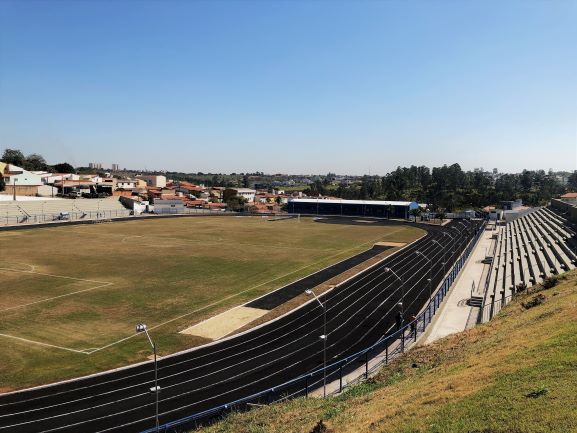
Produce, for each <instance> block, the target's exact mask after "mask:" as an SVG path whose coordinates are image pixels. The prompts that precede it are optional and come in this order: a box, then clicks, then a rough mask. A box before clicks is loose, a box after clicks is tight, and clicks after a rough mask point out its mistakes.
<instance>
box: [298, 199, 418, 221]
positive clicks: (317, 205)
mask: <svg viewBox="0 0 577 433" xmlns="http://www.w3.org/2000/svg"><path fill="white" fill-rule="evenodd" d="M418 207H419V204H418V203H417V202H414V201H388V200H335V199H322V198H319V199H316V198H295V199H292V200H289V202H288V209H287V210H288V212H290V213H296V214H309V215H346V216H365V217H379V218H405V219H406V218H409V212H410V210H411V209H416V208H418Z"/></svg>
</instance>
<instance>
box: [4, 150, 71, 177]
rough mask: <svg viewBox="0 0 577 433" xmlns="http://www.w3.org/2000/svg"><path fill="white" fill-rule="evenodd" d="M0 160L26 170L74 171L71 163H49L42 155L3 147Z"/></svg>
mask: <svg viewBox="0 0 577 433" xmlns="http://www.w3.org/2000/svg"><path fill="white" fill-rule="evenodd" d="M0 161H2V162H5V163H6V164H12V165H15V166H17V167H21V168H23V169H24V170H28V171H51V172H56V173H76V170H75V169H74V167H72V165H70V164H68V163H67V162H63V163H60V164H54V165H49V164H48V163H47V162H46V160H45V159H44V157H43V156H42V155H39V154H37V153H31V154H30V155H27V156H25V155H24V154H23V153H22V151H21V150H18V149H5V150H4V153H3V154H2V157H1V158H0Z"/></svg>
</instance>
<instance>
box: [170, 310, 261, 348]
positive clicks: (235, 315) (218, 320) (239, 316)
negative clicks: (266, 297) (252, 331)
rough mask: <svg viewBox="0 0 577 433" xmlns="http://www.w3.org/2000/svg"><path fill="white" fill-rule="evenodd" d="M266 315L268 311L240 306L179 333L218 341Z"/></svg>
mask: <svg viewBox="0 0 577 433" xmlns="http://www.w3.org/2000/svg"><path fill="white" fill-rule="evenodd" d="M266 313H268V310H261V309H260V308H251V307H244V306H240V307H237V308H232V309H230V310H228V311H225V312H224V313H221V314H219V315H217V316H214V317H211V318H210V319H207V320H205V321H203V322H200V323H197V324H196V325H194V326H191V327H190V328H186V329H184V330H182V331H180V333H181V334H187V335H195V336H197V337H203V338H210V339H211V340H218V339H219V338H222V337H225V336H227V335H228V334H231V333H233V332H234V331H236V330H237V329H239V328H242V327H243V326H245V325H247V324H248V323H250V322H252V321H253V320H256V319H258V318H259V317H262V316H264V315H265V314H266Z"/></svg>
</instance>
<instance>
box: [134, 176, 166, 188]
mask: <svg viewBox="0 0 577 433" xmlns="http://www.w3.org/2000/svg"><path fill="white" fill-rule="evenodd" d="M136 178H137V179H142V180H144V181H145V182H146V184H147V185H148V186H154V187H157V188H164V187H165V186H166V176H161V175H145V174H141V175H138V176H136Z"/></svg>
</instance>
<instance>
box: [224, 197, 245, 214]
mask: <svg viewBox="0 0 577 433" xmlns="http://www.w3.org/2000/svg"><path fill="white" fill-rule="evenodd" d="M245 203H246V199H245V198H244V197H242V196H240V195H233V196H230V197H229V198H228V200H226V205H227V207H228V208H229V209H230V210H232V211H235V212H238V211H242V210H243V209H244V205H245Z"/></svg>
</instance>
